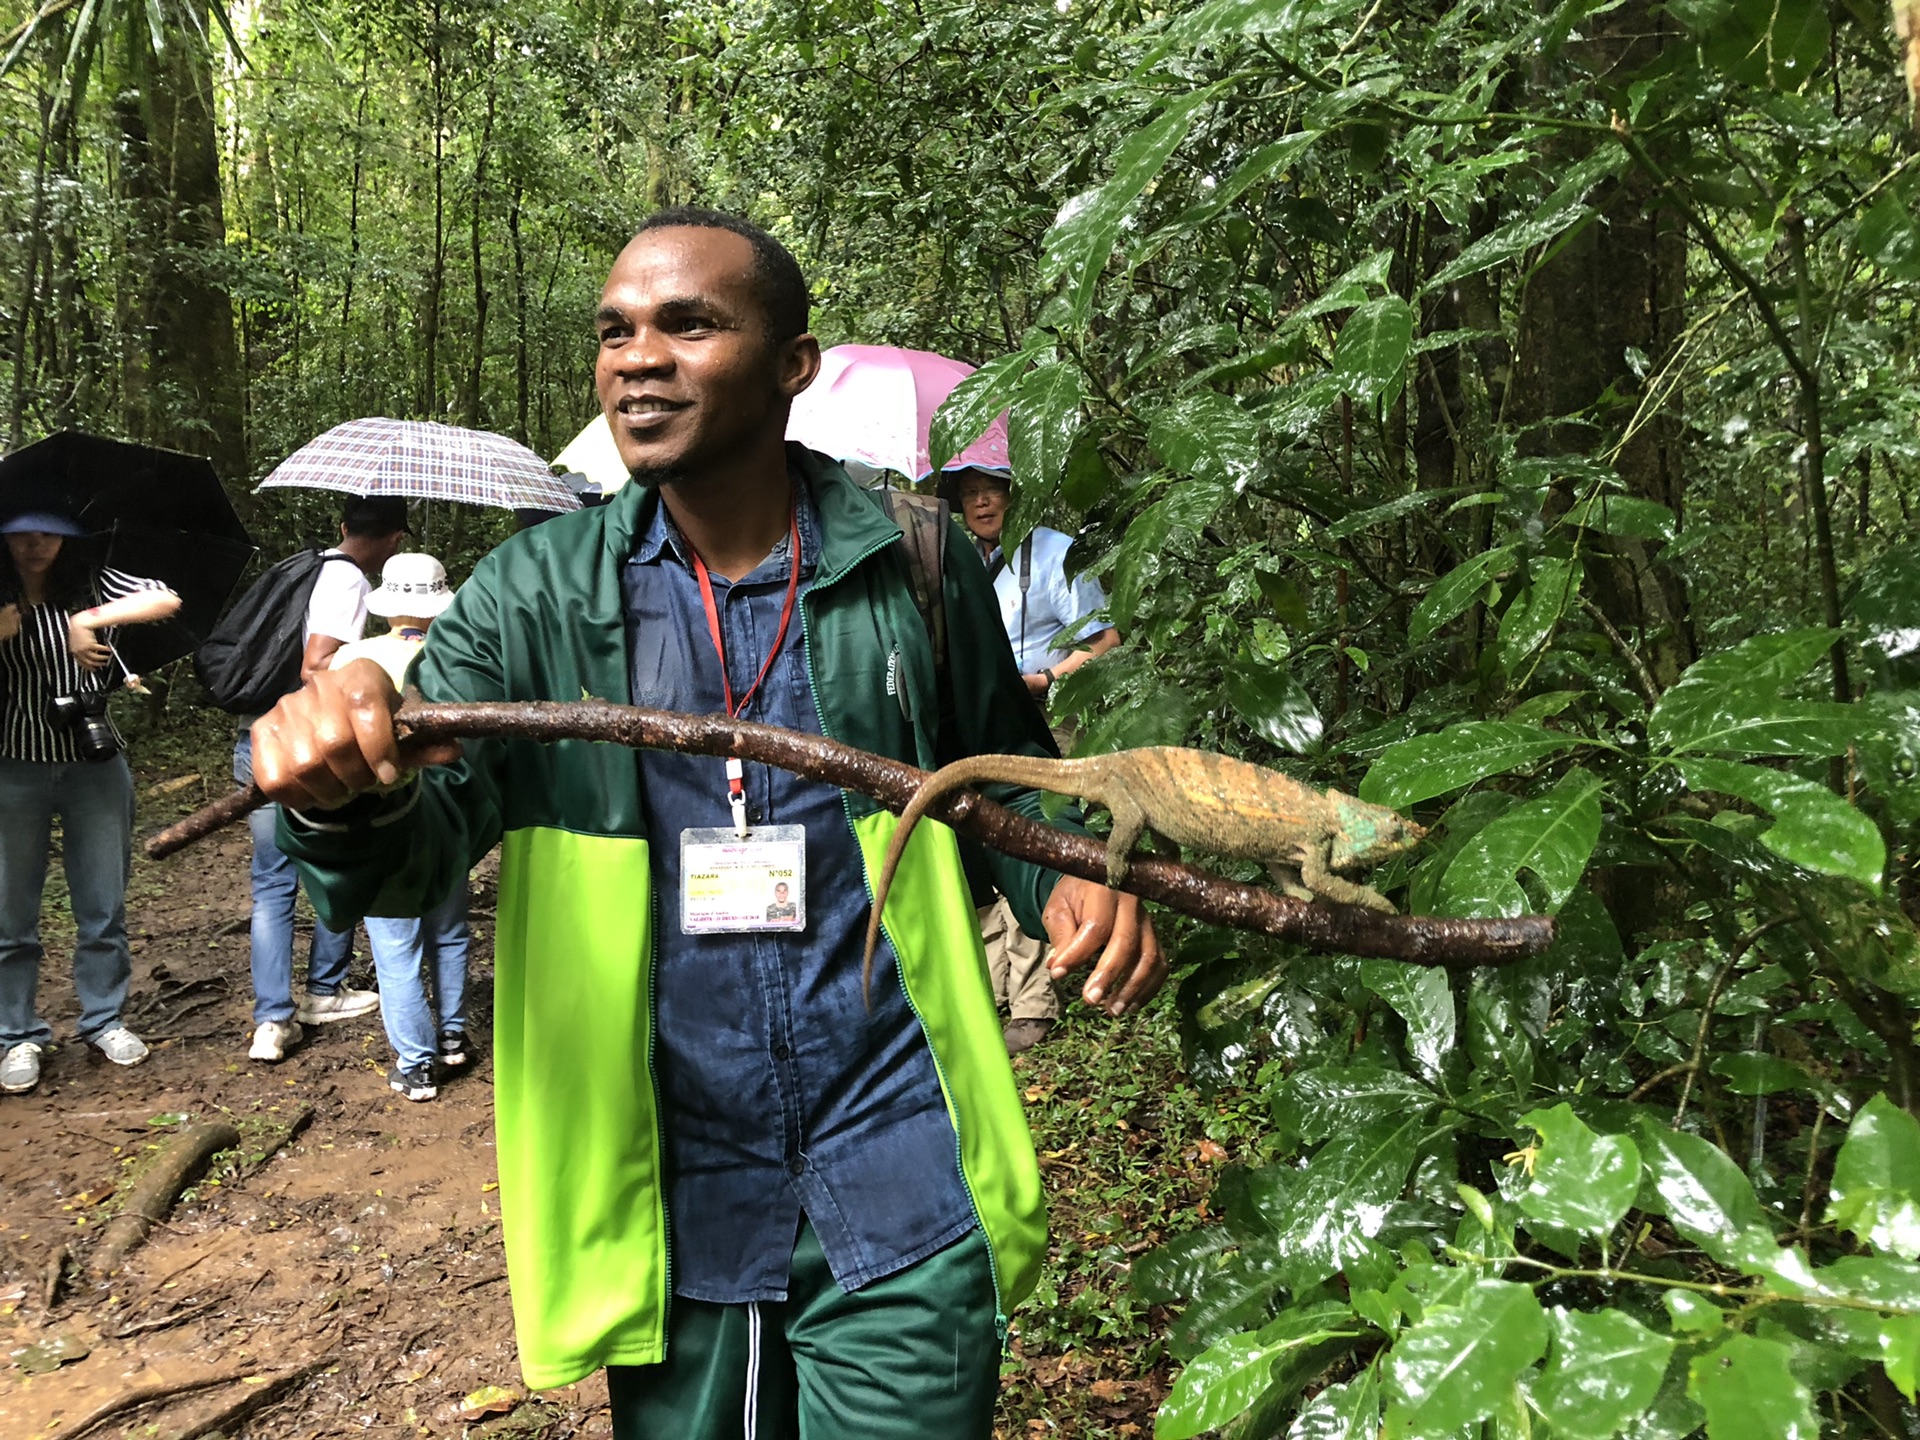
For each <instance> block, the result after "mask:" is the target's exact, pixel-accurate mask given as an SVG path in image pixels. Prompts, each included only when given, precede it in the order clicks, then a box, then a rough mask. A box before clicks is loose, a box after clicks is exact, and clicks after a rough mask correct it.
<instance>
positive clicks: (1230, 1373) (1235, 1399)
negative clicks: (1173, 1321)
mask: <svg viewBox="0 0 1920 1440" xmlns="http://www.w3.org/2000/svg"><path fill="white" fill-rule="evenodd" d="M1361 1333H1362V1330H1361V1327H1360V1325H1359V1323H1358V1322H1357V1321H1355V1320H1354V1318H1353V1314H1352V1312H1351V1311H1349V1310H1348V1309H1347V1307H1346V1306H1344V1305H1312V1306H1307V1307H1304V1308H1302V1309H1299V1310H1289V1311H1285V1312H1283V1313H1282V1314H1280V1315H1279V1316H1277V1317H1276V1318H1275V1319H1274V1320H1272V1321H1271V1322H1269V1323H1268V1324H1267V1325H1266V1326H1264V1327H1262V1328H1261V1329H1260V1330H1259V1331H1257V1332H1255V1333H1254V1334H1251V1335H1246V1334H1242V1335H1230V1336H1228V1337H1227V1338H1226V1339H1225V1340H1222V1341H1220V1342H1219V1343H1218V1344H1217V1345H1214V1346H1213V1347H1212V1348H1211V1349H1209V1350H1208V1351H1207V1352H1206V1353H1205V1354H1203V1355H1201V1356H1199V1357H1198V1358H1196V1359H1194V1360H1192V1361H1191V1362H1189V1363H1188V1365H1187V1367H1186V1368H1185V1369H1184V1370H1182V1371H1181V1372H1180V1378H1179V1379H1178V1380H1177V1381H1175V1382H1174V1386H1173V1390H1172V1392H1171V1393H1169V1394H1168V1396H1167V1398H1166V1402H1165V1403H1164V1404H1162V1405H1161V1407H1160V1413H1159V1415H1158V1416H1157V1417H1156V1418H1155V1420H1154V1422H1153V1433H1154V1436H1155V1440H1191V1437H1193V1436H1195V1435H1198V1434H1200V1433H1201V1432H1202V1431H1205V1430H1214V1429H1218V1428H1219V1427H1220V1426H1222V1425H1224V1424H1226V1422H1227V1421H1229V1420H1231V1419H1233V1417H1234V1416H1236V1415H1238V1414H1240V1413H1241V1412H1242V1411H1244V1410H1246V1409H1247V1408H1248V1407H1249V1406H1251V1405H1252V1404H1253V1403H1254V1401H1256V1400H1258V1399H1259V1398H1260V1397H1261V1396H1262V1395H1264V1394H1265V1393H1266V1391H1267V1387H1268V1386H1269V1385H1270V1384H1271V1383H1272V1381H1273V1374H1274V1367H1275V1366H1276V1365H1277V1364H1279V1363H1281V1362H1282V1361H1284V1360H1285V1359H1286V1358H1287V1357H1288V1356H1289V1355H1291V1354H1294V1353H1296V1352H1298V1351H1301V1350H1305V1349H1309V1348H1311V1347H1313V1346H1317V1345H1320V1344H1323V1343H1325V1342H1326V1341H1327V1340H1329V1339H1332V1338H1333V1337H1335V1336H1338V1335H1343V1334H1345V1335H1359V1334H1361Z"/></svg>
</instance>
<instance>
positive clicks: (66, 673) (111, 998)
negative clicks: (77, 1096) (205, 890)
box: [0, 432, 252, 1093]
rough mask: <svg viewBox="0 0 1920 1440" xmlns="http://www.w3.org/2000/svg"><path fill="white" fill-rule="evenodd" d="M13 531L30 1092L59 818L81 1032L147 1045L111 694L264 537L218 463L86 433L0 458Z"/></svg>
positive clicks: (1, 905) (13, 743)
mask: <svg viewBox="0 0 1920 1440" xmlns="http://www.w3.org/2000/svg"><path fill="white" fill-rule="evenodd" d="M0 536H3V537H4V540H5V545H4V547H0V1049H3V1050H4V1052H5V1053H4V1055H0V1090H6V1091H10V1092H14V1093H18V1092H20V1091H24V1090H31V1089H32V1088H33V1087H34V1086H35V1085H36V1084H37V1083H38V1082H39V1079H40V1069H41V1058H42V1055H43V1054H44V1052H45V1051H46V1049H47V1047H48V1046H49V1044H50V1043H51V1042H52V1039H53V1030H52V1027H51V1026H50V1025H48V1024H47V1022H46V1020H44V1019H43V1018H41V1016H40V1015H39V1014H38V1013H37V1009H36V1006H35V998H36V994H37V991H38V988H39V978H40V961H41V959H42V956H43V954H44V952H43V950H42V948H41V944H40V900H41V892H42V890H43V888H44V886H45V883H46V876H47V861H48V858H49V856H50V854H51V849H52V829H53V821H54V818H55V817H56V816H58V817H59V819H60V826H61V864H62V868H63V869H64V870H65V872H66V879H67V889H68V892H69V895H70V897H71V902H72V907H73V918H74V929H75V940H74V952H73V980H74V988H75V989H76V990H77V991H78V992H79V996H80V1018H79V1020H78V1022H77V1023H76V1025H75V1027H74V1028H75V1033H76V1034H77V1035H78V1036H79V1037H80V1038H81V1039H82V1040H85V1041H86V1042H88V1043H89V1044H91V1045H93V1046H94V1047H95V1048H97V1049H98V1050H99V1051H100V1053H101V1054H103V1055H105V1056H106V1057H107V1059H109V1060H111V1061H112V1062H113V1063H114V1064H116V1065H137V1064H139V1063H140V1062H141V1061H142V1060H144V1059H146V1058H147V1047H146V1045H145V1044H143V1043H142V1042H141V1040H140V1038H139V1037H138V1036H137V1035H135V1034H134V1033H133V1032H132V1031H131V1030H129V1029H128V1028H127V1027H126V1026H125V1025H124V1024H123V1023H122V1022H121V1018H120V1011H121V1007H122V1006H123V1005H124V1003H125V1001H126V997H127V986H128V982H129V980H130V978H131V975H132V961H131V960H130V958H129V955H128V951H127V930H126V891H127V876H128V871H129V867H130V864H131V853H130V851H131V844H132V838H133V776H132V773H131V771H130V770H129V769H128V766H127V760H126V756H125V755H124V754H123V753H122V747H123V741H122V738H121V736H120V733H119V731H118V730H117V729H116V728H115V727H114V724H113V721H112V719H111V717H110V716H109V715H108V714H107V697H108V695H109V694H110V692H111V691H112V690H113V689H114V687H115V686H117V685H118V684H120V683H121V682H122V681H123V680H124V679H126V678H128V676H129V671H130V669H131V668H134V667H137V668H142V669H151V668H153V667H156V666H158V665H161V664H164V663H166V662H167V661H169V660H173V659H177V658H178V657H179V656H180V655H182V654H184V653H185V651H186V649H187V648H188V647H189V646H190V645H191V644H192V643H193V642H194V640H195V639H196V638H197V637H198V636H199V635H201V634H204V633H205V627H207V626H210V625H211V623H212V619H213V616H214V614H215V613H216V612H217V611H218V609H219V607H220V605H221V603H222V602H223V601H224V600H225V598H226V591H227V589H228V587H230V586H231V585H232V583H233V582H234V580H236V579H237V578H238V577H239V574H240V570H241V568H242V566H244V565H245V563H246V560H247V557H248V556H249V555H250V554H251V553H252V543H251V541H250V540H249V539H248V538H247V532H246V531H245V530H244V529H243V528H242V527H241V525H240V522H239V519H238V518H237V517H236V516H235V515H234V513H233V508H232V506H231V505H229V504H228V503H227V499H226V496H225V495H224V494H223V493H222V492H221V490H220V484H219V481H218V479H217V478H216V477H215V475H214V473H213V467H212V466H211V465H209V464H208V462H207V461H206V460H204V459H201V458H199V457H196V456H189V455H179V454H175V453H174V452H171V451H165V450H155V449H153V448H151V447H147V446H137V445H129V444H126V443H124V442H121V441H114V440H105V439H101V438H99V437H97V436H90V435H81V434H78V433H73V432H69V433H66V434H62V435H55V436H53V437H51V438H49V439H47V440H43V441H41V442H40V443H39V444H37V445H32V446H29V447H27V448H26V449H24V450H20V451H16V452H15V453H14V454H12V455H9V456H7V457H6V458H5V459H4V460H0ZM126 627H137V628H132V629H128V628H126Z"/></svg>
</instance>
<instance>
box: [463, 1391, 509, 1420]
mask: <svg viewBox="0 0 1920 1440" xmlns="http://www.w3.org/2000/svg"><path fill="white" fill-rule="evenodd" d="M519 1403H520V1393H519V1392H518V1391H517V1390H509V1389H507V1387H506V1386H504V1385H482V1386H481V1387H480V1388H479V1389H478V1390H476V1391H474V1392H473V1393H472V1394H471V1395H469V1396H467V1398H466V1399H465V1400H463V1401H461V1402H460V1418H461V1419H462V1420H484V1419H486V1418H487V1416H489V1415H505V1414H506V1413H507V1412H509V1411H510V1410H512V1409H513V1407H514V1406H516V1405H518V1404H519Z"/></svg>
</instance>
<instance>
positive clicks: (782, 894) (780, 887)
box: [773, 883, 787, 905]
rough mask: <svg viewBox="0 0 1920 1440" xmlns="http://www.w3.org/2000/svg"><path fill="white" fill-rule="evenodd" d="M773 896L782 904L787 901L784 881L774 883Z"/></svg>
mask: <svg viewBox="0 0 1920 1440" xmlns="http://www.w3.org/2000/svg"><path fill="white" fill-rule="evenodd" d="M773 898H774V899H776V900H778V901H779V902H780V903H781V904H782V905H784V904H786V903H787V887H786V885H785V884H784V883H776V884H775V885H774V887H773Z"/></svg>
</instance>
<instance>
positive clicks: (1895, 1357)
mask: <svg viewBox="0 0 1920 1440" xmlns="http://www.w3.org/2000/svg"><path fill="white" fill-rule="evenodd" d="M1880 1364H1881V1366H1882V1367H1883V1368H1884V1369H1885V1370H1886V1372H1887V1378H1888V1379H1889V1380H1891V1381H1892V1382H1893V1383H1894V1385H1895V1386H1896V1387H1897V1388H1898V1389H1899V1391H1900V1393H1901V1394H1902V1395H1904V1396H1906V1397H1907V1400H1908V1402H1909V1403H1911V1402H1912V1401H1913V1400H1914V1399H1915V1398H1916V1397H1915V1394H1914V1388H1915V1386H1916V1385H1920V1316H1916V1315H1897V1316H1894V1317H1892V1318H1890V1319H1887V1320H1883V1321H1882V1322H1881V1323H1880Z"/></svg>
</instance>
